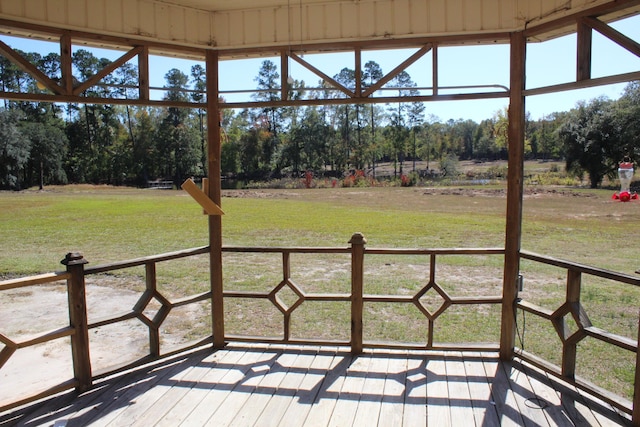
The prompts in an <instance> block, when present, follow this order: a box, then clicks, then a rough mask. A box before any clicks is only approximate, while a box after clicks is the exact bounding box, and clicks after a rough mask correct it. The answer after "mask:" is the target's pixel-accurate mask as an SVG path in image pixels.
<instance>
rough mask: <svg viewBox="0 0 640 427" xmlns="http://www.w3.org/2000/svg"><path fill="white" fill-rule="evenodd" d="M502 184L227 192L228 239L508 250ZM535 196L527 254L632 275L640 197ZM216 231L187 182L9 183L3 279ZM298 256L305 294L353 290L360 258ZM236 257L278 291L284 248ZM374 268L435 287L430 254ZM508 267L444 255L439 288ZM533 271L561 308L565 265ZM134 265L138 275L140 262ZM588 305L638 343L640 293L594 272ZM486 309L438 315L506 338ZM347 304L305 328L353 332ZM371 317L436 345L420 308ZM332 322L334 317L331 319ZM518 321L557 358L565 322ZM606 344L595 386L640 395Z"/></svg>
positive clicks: (483, 288)
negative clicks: (173, 187) (36, 187)
mask: <svg viewBox="0 0 640 427" xmlns="http://www.w3.org/2000/svg"><path fill="white" fill-rule="evenodd" d="M504 190H505V188H504V187H503V186H500V185H492V186H481V187H467V186H465V187H440V188H422V187H409V188H400V187H394V188H336V189H297V190H236V191H229V192H225V193H224V197H223V201H222V208H223V210H224V211H225V213H226V215H225V216H224V217H223V233H224V235H223V242H224V244H225V245H234V246H235V245H243V246H315V247H326V246H340V247H346V246H347V242H348V241H349V239H350V237H351V235H352V234H353V233H354V232H362V233H363V234H364V235H365V237H366V238H367V241H368V243H367V246H368V247H369V248H382V247H404V248H452V247H463V248H474V247H503V246H504V228H505V218H504V215H505V210H506V196H505V191H504ZM525 193H526V194H525V201H524V221H523V237H522V248H523V249H525V250H530V251H534V252H538V253H541V254H544V255H549V256H553V257H557V258H562V259H566V260H569V261H574V262H578V263H583V264H588V265H592V266H596V267H601V268H607V269H612V270H615V271H619V272H623V273H627V274H635V273H634V272H635V271H636V270H637V269H638V268H640V259H639V257H638V255H640V239H637V238H636V237H635V228H636V225H637V224H639V223H640V222H639V221H640V202H631V203H620V202H613V201H611V193H612V192H611V191H609V190H584V189H569V188H562V187H553V188H552V187H527V188H526V191H525ZM207 233H208V227H207V220H206V217H205V216H203V215H202V209H201V208H200V207H199V205H197V204H196V203H195V202H194V201H193V200H192V199H191V198H190V197H189V196H188V195H187V194H186V193H184V192H182V191H162V190H138V189H126V188H112V187H96V186H66V187H60V188H56V187H49V188H47V189H46V190H45V191H42V192H39V191H23V192H19V193H14V192H0V242H1V245H0V277H1V276H4V277H12V276H16V275H28V274H34V273H42V272H49V271H55V270H62V269H63V266H61V265H60V260H61V259H62V258H64V255H65V254H66V253H67V252H71V251H80V252H82V253H83V254H84V256H85V258H86V259H88V260H89V261H90V263H91V265H96V264H103V263H107V262H114V261H121V260H126V259H130V258H136V257H142V256H148V255H153V254H159V253H163V252H168V251H173V250H179V249H186V248H190V247H196V246H202V245H206V244H208V235H207ZM295 257H296V258H295V259H293V264H292V277H293V278H294V280H297V281H300V282H303V283H304V285H305V286H307V287H308V288H306V289H307V290H308V289H310V291H311V292H315V291H318V292H321V291H322V292H342V291H343V290H344V289H343V288H341V287H344V286H347V285H348V281H349V278H350V273H349V270H348V267H349V258H348V257H346V256H344V257H342V256H336V257H326V258H323V257H317V256H315V257H313V258H314V259H310V258H311V257H310V256H307V255H295ZM224 261H225V264H224V266H225V269H224V275H225V283H226V285H225V286H228V287H231V288H233V289H238V288H240V289H243V290H248V289H256V288H259V287H260V286H264V283H268V284H269V286H271V287H273V286H275V285H276V284H277V283H278V281H279V280H281V277H282V265H281V260H280V258H279V255H277V254H276V255H259V254H257V255H247V254H244V255H241V256H238V255H234V254H228V255H225V260H224ZM366 263H367V264H366V267H367V273H366V277H365V281H366V284H365V286H367V289H365V292H366V293H380V294H384V293H403V292H406V293H412V292H415V291H416V290H417V289H419V288H420V287H422V286H424V284H425V283H426V282H425V277H426V278H427V279H426V280H427V281H428V274H429V272H428V258H427V259H419V258H415V257H402V259H399V257H398V259H395V258H393V257H383V256H378V257H377V258H376V257H374V256H371V257H368V258H367V260H366ZM207 268H208V267H207V257H206V256H201V257H198V258H195V259H190V260H184V261H180V262H175V263H169V264H167V266H164V265H163V266H162V267H161V268H160V270H159V273H158V276H159V283H160V285H161V286H164V287H166V289H167V292H168V293H169V294H172V293H175V294H176V295H181V294H185V293H192V292H197V291H201V290H203V289H206V286H207V279H208V271H207ZM501 268H502V258H501V257H491V256H487V257H477V258H473V257H467V258H457V257H455V256H452V257H442V258H441V259H439V261H438V267H437V271H438V275H439V276H438V277H439V279H438V283H439V284H440V285H441V286H442V287H443V288H444V289H445V290H446V291H447V292H449V293H451V294H452V295H454V296H458V295H466V294H468V293H471V294H473V295H478V294H479V295H482V294H485V293H486V294H487V295H500V294H501V286H502V283H501V281H502V273H501ZM522 273H523V275H524V277H525V289H524V292H523V293H522V296H523V297H524V298H525V299H528V300H531V301H533V302H534V303H536V304H539V305H543V306H548V307H550V308H551V309H554V308H555V307H557V304H558V302H559V301H562V300H563V298H564V282H565V281H566V277H565V274H566V273H565V272H564V271H563V270H559V269H558V270H557V271H556V270H553V269H550V268H548V267H545V266H544V265H540V264H533V263H526V262H524V263H523V266H522ZM122 274H123V275H124V276H127V275H129V276H131V277H137V276H139V275H140V274H141V271H140V270H139V269H138V270H136V269H132V271H124V272H123V273H122ZM329 278H330V280H329ZM137 282H139V281H137ZM113 283H114V284H113V286H122V287H123V288H127V289H137V286H139V283H137V284H136V285H132V284H129V282H127V280H120V281H116V282H113ZM470 283H471V284H472V286H470V285H469V284H470ZM470 288H471V289H472V290H470ZM583 303H584V305H585V308H586V310H587V312H588V313H589V315H590V317H591V321H592V322H593V324H594V325H595V326H598V327H601V328H603V329H607V330H609V331H611V332H614V333H617V334H621V335H624V336H627V337H629V338H631V339H636V338H637V330H638V329H637V328H638V306H639V305H640V304H639V303H640V292H639V291H638V289H635V288H631V287H629V286H626V287H625V286H621V285H617V284H611V283H606V282H598V281H589V280H586V281H585V284H584V286H583ZM234 304H236V303H230V304H229V305H228V307H227V310H228V312H229V313H228V316H229V322H228V325H229V327H228V329H229V330H230V331H233V330H234V328H235V329H246V325H245V324H246V323H247V322H249V321H250V319H247V318H239V317H238V316H236V314H237V313H238V312H239V311H240V310H244V311H245V312H246V310H252V311H253V312H255V313H261V314H262V315H263V318H264V325H262V327H263V331H264V330H271V328H272V329H273V330H274V333H276V332H275V331H277V329H278V328H279V327H280V324H279V322H281V320H278V319H280V317H279V314H278V313H275V311H274V309H273V307H262V306H259V304H258V305H257V306H243V305H241V304H240V303H238V304H239V305H234ZM434 304H437V302H434ZM203 310H205V311H206V308H203ZM483 310H485V309H484V308H483V309H482V310H477V309H473V310H472V309H470V308H469V309H467V308H466V307H464V308H460V309H456V310H451V311H447V313H446V315H443V316H442V317H441V318H439V319H438V322H440V323H439V325H440V326H439V329H438V330H437V335H436V337H435V338H436V340H437V341H439V342H466V341H480V342H485V341H486V342H496V341H497V340H498V339H499V307H487V308H486V311H483ZM345 311H346V312H348V308H346V309H345V307H342V306H340V304H334V305H331V304H326V303H322V304H319V305H318V306H317V308H316V309H314V310H309V309H307V308H306V307H305V305H304V304H303V306H301V310H300V317H299V318H297V319H294V325H293V326H294V328H299V330H300V331H301V332H300V333H301V334H304V333H307V332H308V333H318V334H327V335H333V336H334V337H338V338H340V337H342V338H344V337H345V336H348V332H349V319H348V314H347V315H346V316H345V314H344V313H345ZM366 316H368V318H370V319H374V318H377V319H382V320H381V321H377V322H376V321H374V320H371V321H368V320H367V319H365V322H366V330H365V334H367V336H370V337H373V338H375V339H378V338H379V339H395V340H398V341H414V340H415V341H418V342H419V341H423V340H424V334H425V332H424V330H425V324H426V322H425V319H424V317H421V316H420V315H418V314H417V313H416V310H407V309H406V308H405V307H400V308H398V307H387V306H385V305H384V304H381V305H376V306H375V307H373V306H372V307H367V311H366ZM327 317H328V318H331V319H333V323H331V324H323V323H322V322H323V320H322V319H324V318H327ZM523 321H524V322H523ZM408 325H411V326H410V327H409V326H408ZM519 327H520V329H521V330H520V334H519V336H520V342H519V343H518V345H520V346H524V347H525V349H527V350H529V351H532V352H535V353H537V354H540V355H542V356H544V357H545V358H547V359H549V360H551V361H553V362H554V363H559V360H558V359H559V352H558V348H559V347H558V345H554V344H550V343H553V342H555V343H556V344H557V343H559V340H558V338H557V335H555V331H553V328H550V327H549V325H544V324H540V325H536V320H534V319H530V318H526V319H520V320H519ZM0 332H1V331H0ZM314 336H317V335H314ZM601 347H602V346H601V345H600V343H598V342H595V343H594V342H592V341H589V340H585V342H584V344H581V347H580V349H579V350H578V351H579V357H580V354H585V355H587V356H588V357H584V359H585V360H586V361H585V362H583V363H582V364H581V365H580V366H579V369H580V370H581V371H582V372H579V375H583V376H585V377H588V378H591V377H592V376H594V375H595V378H596V380H595V382H597V383H599V384H601V385H603V386H606V387H609V388H610V389H613V390H622V393H623V394H625V395H626V396H629V393H630V392H631V393H632V384H633V372H634V371H633V364H634V360H635V359H634V358H635V355H631V354H629V352H622V353H621V354H617V353H616V354H614V353H613V352H608V351H609V350H602V349H601ZM602 351H607V352H608V353H607V357H608V363H602V361H601V360H600V358H601V354H602ZM581 360H582V359H581ZM594 372H595V374H594Z"/></svg>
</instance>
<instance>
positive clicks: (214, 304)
mask: <svg viewBox="0 0 640 427" xmlns="http://www.w3.org/2000/svg"><path fill="white" fill-rule="evenodd" d="M206 65H207V148H208V152H207V156H208V162H207V170H208V171H209V189H208V192H209V194H208V196H209V198H210V199H211V200H213V202H215V203H216V204H217V205H218V206H221V199H222V189H221V187H222V183H221V178H220V177H221V166H220V152H221V137H220V108H219V106H218V97H219V92H218V52H217V51H214V50H209V51H207V58H206ZM209 247H210V250H209V258H210V261H209V262H210V264H209V269H210V280H211V316H212V321H211V325H212V333H213V347H214V348H222V347H224V301H223V296H222V292H223V284H222V216H220V215H209Z"/></svg>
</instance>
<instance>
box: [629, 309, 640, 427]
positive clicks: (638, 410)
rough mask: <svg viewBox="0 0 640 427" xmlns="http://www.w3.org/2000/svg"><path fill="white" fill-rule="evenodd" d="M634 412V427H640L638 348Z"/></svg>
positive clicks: (639, 332)
mask: <svg viewBox="0 0 640 427" xmlns="http://www.w3.org/2000/svg"><path fill="white" fill-rule="evenodd" d="M637 343H640V319H638V341H637ZM632 409H633V412H632V415H631V420H632V421H631V422H632V424H633V426H634V427H640V351H638V346H636V381H635V383H634V387H633V408H632Z"/></svg>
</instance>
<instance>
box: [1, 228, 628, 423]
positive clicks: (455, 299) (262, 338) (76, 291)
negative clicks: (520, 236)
mask: <svg viewBox="0 0 640 427" xmlns="http://www.w3.org/2000/svg"><path fill="white" fill-rule="evenodd" d="M349 243H350V246H348V247H342V248H340V247H326V248H321V247H320V248H292V247H269V248H257V247H230V246H228V247H224V248H223V254H225V256H228V255H234V254H235V255H242V254H249V253H256V254H262V255H264V254H279V255H280V256H281V259H282V272H283V273H282V278H281V279H279V280H276V281H275V282H274V283H271V284H268V285H267V290H261V291H250V290H245V289H238V290H233V289H225V290H224V292H223V296H224V300H225V301H228V302H230V301H233V300H245V301H260V302H261V303H265V304H271V305H272V306H273V307H275V309H276V310H277V311H278V312H279V313H280V314H281V316H282V323H281V325H282V331H281V333H280V334H279V336H275V337H274V336H273V334H269V335H260V334H255V333H252V334H227V335H226V336H225V337H224V338H225V340H226V341H232V340H233V341H257V342H265V343H272V342H277V343H298V344H320V345H322V344H331V345H344V346H350V347H351V351H352V352H353V353H354V354H358V353H360V352H362V351H363V349H364V348H374V347H375V348H409V349H424V350H430V349H439V350H457V351H463V350H482V351H498V350H499V344H498V343H497V342H495V343H494V342H490V343H487V342H465V343H457V342H456V343H441V342H438V341H437V340H435V339H434V336H435V335H434V332H435V331H436V330H437V328H436V323H437V322H436V321H437V320H438V319H439V318H440V317H441V316H442V315H443V314H445V313H447V312H448V310H450V309H451V308H455V307H461V306H470V305H471V306H476V307H481V306H483V305H493V306H498V307H500V306H501V305H502V302H503V301H502V297H501V296H499V295H496V296H491V295H485V294H484V292H483V291H478V292H481V293H482V294H481V295H472V292H469V290H470V289H474V280H475V278H474V277H467V278H466V279H465V283H463V285H464V287H465V289H466V290H467V291H466V292H465V293H464V295H462V296H460V295H450V293H451V292H449V291H447V290H446V289H445V286H442V285H441V278H440V276H439V275H437V274H436V267H437V266H438V265H440V264H439V263H438V259H439V258H440V257H443V256H446V257H485V258H487V257H494V256H498V257H500V259H499V260H498V261H500V260H501V259H502V258H503V257H504V250H503V249H496V248H485V249H396V248H392V249H370V248H366V240H365V239H364V237H363V236H362V235H360V234H358V233H357V234H354V235H353V236H352V238H351V240H350V242H349ZM208 252H209V248H208V247H200V248H194V249H188V250H184V251H178V252H172V253H167V254H161V255H156V256H151V257H145V258H139V259H134V260H129V261H123V262H117V263H112V264H107V265H102V266H96V267H86V266H85V264H86V262H87V261H86V260H84V258H83V257H82V255H80V254H73V253H71V254H68V255H67V257H66V258H65V259H64V260H63V264H65V265H66V268H67V270H66V271H63V272H57V273H50V274H44V275H39V276H32V277H26V278H19V279H11V280H6V281H2V282H0V294H1V293H2V292H3V291H8V290H11V289H16V288H26V287H30V286H37V285H44V284H48V283H54V282H60V281H66V283H67V293H68V301H69V304H68V310H69V326H66V327H63V328H59V329H55V330H52V331H48V332H44V333H41V334H39V335H38V336H37V337H35V338H29V339H26V340H23V341H19V340H13V339H12V338H11V337H10V336H5V335H2V333H3V332H2V331H0V342H1V343H2V344H3V345H4V348H3V349H2V351H0V369H2V367H3V366H4V365H5V364H6V362H7V361H8V360H9V359H10V358H11V357H12V356H15V353H16V350H18V349H22V348H27V347H30V346H33V345H36V344H42V343H45V342H48V341H51V340H54V339H58V338H61V337H70V341H71V356H72V364H73V378H70V379H68V380H66V381H63V382H61V383H59V384H57V385H55V386H53V387H49V388H48V389H46V390H40V391H37V392H35V393H32V394H29V395H27V396H20V397H15V398H13V400H12V401H10V402H8V403H7V402H2V403H0V411H6V410H8V409H11V408H14V407H17V406H20V405H23V404H25V403H28V402H32V401H34V400H37V399H40V398H43V397H46V396H50V395H53V394H55V393H58V392H60V391H63V390H68V389H71V388H75V389H76V390H78V391H82V390H86V389H88V388H89V387H91V385H92V383H93V381H94V380H96V379H98V378H101V377H104V376H106V375H110V374H113V373H116V372H120V371H122V370H125V369H128V368H132V367H135V366H139V365H142V364H144V363H147V362H150V361H153V360H155V359H158V358H163V357H168V356H170V355H175V354H177V353H179V352H183V351H186V350H190V349H193V348H197V347H202V346H204V345H211V344H212V342H213V334H212V333H209V334H206V336H205V337H204V338H200V339H198V340H196V341H193V342H189V343H186V344H185V345H182V346H180V348H177V349H173V350H172V351H170V352H164V353H163V352H161V345H160V344H161V341H162V326H163V322H164V321H165V319H167V316H168V315H169V313H170V312H171V311H172V310H173V309H175V308H178V307H183V306H186V305H188V304H194V303H198V302H202V301H210V300H211V295H212V293H211V292H210V291H207V292H202V293H198V294H196V295H191V296H185V297H181V298H179V299H178V300H171V298H169V297H166V296H165V295H164V294H163V293H162V292H160V291H159V290H158V286H157V280H156V266H157V265H158V264H159V263H162V262H168V261H172V260H178V259H187V258H189V257H193V256H197V255H201V254H206V253H208ZM293 254H307V255H311V256H314V257H315V256H318V257H319V256H330V257H333V256H334V255H339V256H343V257H348V258H349V259H350V270H351V271H350V279H349V280H348V281H349V282H350V283H349V284H348V289H347V290H346V291H345V292H308V291H307V290H306V289H305V288H304V286H301V285H299V284H298V283H296V281H294V280H293V279H292V275H291V263H292V255H293ZM376 257H383V258H384V257H396V258H400V259H407V258H411V259H412V260H414V261H415V262H418V263H420V264H422V265H424V266H425V267H426V266H428V274H427V276H428V277H423V278H421V279H420V280H419V283H418V284H417V286H416V287H415V288H414V289H413V290H411V291H409V292H403V293H401V294H381V293H368V285H369V283H368V282H366V280H365V278H366V277H367V276H366V272H368V270H369V269H371V267H370V266H369V263H371V264H375V262H374V260H375V258H376ZM521 257H522V258H523V259H526V260H530V261H533V262H535V263H542V264H548V265H553V266H555V267H559V268H563V269H566V270H567V272H568V273H567V283H566V288H567V291H566V299H565V302H564V303H563V304H562V305H561V307H560V308H558V309H556V310H555V311H551V310H549V309H546V308H542V307H538V306H536V305H534V304H532V303H530V302H527V301H523V300H518V303H517V307H518V309H520V310H523V311H526V312H527V313H530V314H534V315H536V316H539V317H541V318H543V319H546V320H549V321H550V322H552V324H553V325H554V327H555V328H556V330H558V331H559V334H560V336H561V338H562V341H563V355H562V366H561V367H559V368H558V367H555V366H553V365H552V364H551V363H549V362H546V361H545V360H543V359H541V358H539V357H537V356H536V355H534V354H532V353H529V352H527V351H524V350H523V349H516V354H517V356H518V357H520V358H522V359H523V360H525V361H527V362H529V363H532V364H534V365H536V366H538V367H540V368H542V369H544V370H545V371H547V372H549V373H552V374H554V375H557V376H558V377H560V378H562V379H564V380H567V381H569V382H570V383H572V384H575V386H576V387H579V388H581V389H584V390H587V391H588V392H590V393H593V394H595V395H596V396H598V397H600V398H602V399H603V400H604V401H606V402H609V403H610V404H612V405H614V406H615V407H617V408H619V409H620V410H622V411H624V412H627V413H629V414H631V413H632V412H633V408H639V407H640V404H639V403H638V396H639V395H640V392H639V391H638V384H639V383H640V381H638V380H636V382H635V396H636V397H635V400H634V402H628V401H625V400H624V399H621V398H619V397H618V396H615V395H614V394H613V393H610V392H607V391H605V390H603V389H600V388H598V387H596V386H594V385H593V384H590V383H588V382H585V381H583V380H580V379H579V378H576V376H575V366H576V346H577V343H578V341H579V340H580V339H581V338H582V337H585V336H589V337H594V338H596V339H598V340H601V341H603V342H605V343H607V344H610V345H614V346H616V347H619V348H623V349H625V350H628V351H631V352H635V355H636V369H635V375H636V378H638V372H639V368H638V364H639V363H640V362H638V360H640V358H639V357H638V342H637V341H636V340H633V339H629V338H628V337H622V336H617V335H615V334H611V333H608V332H606V331H604V330H601V329H598V328H596V327H594V326H593V325H591V324H590V323H589V322H588V317H586V315H585V313H584V310H582V309H581V306H580V283H581V275H583V274H590V275H594V276H598V277H604V278H607V279H610V280H613V281H615V282H619V283H623V284H628V285H633V286H639V285H640V280H639V279H637V278H635V277H632V276H627V275H623V274H618V273H614V272H610V271H606V270H600V269H596V268H592V267H587V266H583V265H579V264H574V263H570V262H566V261H560V260H556V259H553V258H548V257H543V256H540V255H536V254H532V253H529V252H522V254H521ZM416 260H417V261H416ZM365 261H366V262H365ZM494 264H496V265H498V263H494ZM365 265H367V267H365ZM455 265H456V264H455V263H454V268H457V267H455ZM139 266H142V267H144V272H145V273H144V276H145V277H144V282H145V290H144V291H143V292H142V294H141V295H140V297H139V299H138V301H137V302H136V303H135V304H134V305H133V307H132V308H131V310H128V311H126V312H123V313H116V314H112V315H110V316H107V317H106V318H103V319H97V320H95V321H92V322H88V320H87V319H88V318H87V302H86V296H85V277H87V276H89V275H96V274H103V273H112V272H115V271H118V270H123V269H127V268H131V267H139ZM445 279H446V278H445ZM226 287H229V284H226V285H225V288H226ZM283 293H288V294H289V301H285V299H286V298H284V297H283V295H282V294H283ZM426 295H431V296H432V297H433V296H435V297H436V299H437V300H438V303H437V304H436V305H435V306H429V304H426V303H425V301H424V300H425V296H426ZM152 300H154V301H156V303H159V305H160V308H159V309H158V310H157V311H156V312H155V315H153V316H151V317H149V316H148V313H145V309H146V307H147V305H148V304H149V303H150V301H152ZM317 302H321V303H340V304H342V305H346V306H348V307H349V311H350V313H349V314H348V316H347V317H348V318H349V319H350V331H349V334H347V337H346V338H339V339H335V338H331V337H330V338H326V337H321V338H318V337H312V336H310V337H295V336H294V335H293V334H292V328H293V326H292V315H293V314H294V313H295V312H296V310H298V309H299V308H300V307H303V306H305V305H309V304H314V303H317ZM384 304H393V305H397V306H403V307H407V308H409V309H411V310H412V311H413V312H417V313H418V315H419V316H423V318H424V319H426V322H427V325H428V327H427V331H425V332H426V334H425V335H424V336H425V337H426V338H425V340H424V341H423V342H389V341H384V342H382V341H376V340H371V339H368V338H367V334H366V333H365V331H364V329H365V328H364V326H365V321H364V320H363V319H365V311H366V310H365V307H367V308H368V307H374V306H376V305H384ZM373 311H374V312H375V310H373ZM251 314H252V313H246V315H247V316H251ZM567 315H572V316H573V317H575V318H576V319H577V324H578V331H577V332H575V333H572V334H571V335H567V334H565V335H563V334H564V331H565V330H566V329H567V328H566V325H565V321H566V316H567ZM132 319H137V320H139V321H140V322H142V323H143V324H144V325H145V326H146V327H147V330H148V341H149V349H148V352H147V354H146V355H145V356H143V357H140V358H137V359H134V360H130V361H128V362H126V363H124V364H121V365H118V366H112V367H109V368H108V369H104V370H103V371H101V372H94V371H93V370H92V360H91V348H90V345H89V340H88V335H89V332H90V331H91V330H93V329H95V328H99V327H103V326H107V325H113V324H117V323H120V322H124V321H128V320H132ZM261 321H262V319H260V318H256V319H255V322H256V323H257V324H258V325H259V324H260V322H261ZM256 330H259V327H258V328H257V329H256ZM496 341H498V340H496ZM636 412H637V410H636ZM633 416H634V419H636V418H637V414H636V413H633Z"/></svg>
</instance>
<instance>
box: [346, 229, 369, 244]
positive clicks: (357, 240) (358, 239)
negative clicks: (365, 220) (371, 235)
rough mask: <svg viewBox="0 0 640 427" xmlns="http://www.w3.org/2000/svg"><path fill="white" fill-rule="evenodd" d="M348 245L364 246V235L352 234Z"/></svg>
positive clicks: (365, 240)
mask: <svg viewBox="0 0 640 427" xmlns="http://www.w3.org/2000/svg"><path fill="white" fill-rule="evenodd" d="M349 243H350V244H352V245H365V244H366V243H367V239H365V237H364V234H362V233H360V232H357V233H353V235H352V236H351V240H349Z"/></svg>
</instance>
